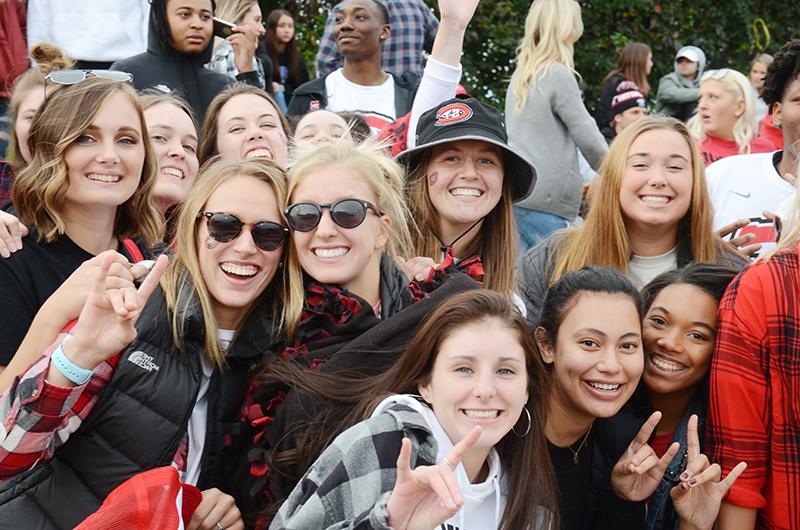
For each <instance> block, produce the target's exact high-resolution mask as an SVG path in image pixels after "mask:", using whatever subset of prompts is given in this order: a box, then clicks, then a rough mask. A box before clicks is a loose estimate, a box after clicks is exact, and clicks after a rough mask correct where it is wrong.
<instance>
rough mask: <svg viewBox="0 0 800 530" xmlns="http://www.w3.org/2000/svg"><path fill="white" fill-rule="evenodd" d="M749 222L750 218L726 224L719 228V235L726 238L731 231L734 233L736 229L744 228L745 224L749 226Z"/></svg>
mask: <svg viewBox="0 0 800 530" xmlns="http://www.w3.org/2000/svg"><path fill="white" fill-rule="evenodd" d="M748 224H750V219H737V220H736V221H734V222H732V223H731V224H729V225H725V226H723V227H722V228H720V229H719V230H717V236H718V237H720V238H724V237H725V236H728V235H730V234H731V233H733V232H734V231H735V230H737V229H739V228H742V227H743V226H747V225H748Z"/></svg>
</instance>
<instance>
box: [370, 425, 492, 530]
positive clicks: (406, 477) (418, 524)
mask: <svg viewBox="0 0 800 530" xmlns="http://www.w3.org/2000/svg"><path fill="white" fill-rule="evenodd" d="M480 436H481V428H480V427H478V426H475V428H473V429H472V430H471V431H470V432H469V434H467V435H466V436H465V437H464V439H463V440H461V441H460V442H458V443H457V444H456V445H455V447H453V450H452V451H451V452H450V454H449V455H447V458H446V461H445V462H443V463H441V464H437V465H435V466H418V467H417V468H416V469H413V470H412V469H411V465H410V461H411V440H409V439H408V438H403V445H402V447H401V448H400V456H399V457H398V458H397V480H396V481H395V483H394V489H393V490H392V495H391V496H390V497H389V502H388V503H387V505H386V510H387V511H388V512H389V526H391V527H392V528H394V529H395V530H417V529H419V530H430V529H431V528H438V527H439V525H440V524H442V523H443V522H445V521H446V520H447V519H449V518H450V517H452V516H453V515H454V514H455V513H456V512H458V510H460V509H461V506H462V505H463V504H464V497H463V496H462V494H461V487H460V486H459V485H458V480H457V479H456V476H455V473H453V471H454V470H455V469H456V468H457V467H458V465H459V464H460V463H461V460H462V459H463V458H464V455H465V454H466V452H467V451H469V450H470V449H471V448H472V446H473V445H475V443H476V442H477V441H478V438H480ZM451 466H452V467H451Z"/></svg>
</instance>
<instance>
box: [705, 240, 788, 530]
mask: <svg viewBox="0 0 800 530" xmlns="http://www.w3.org/2000/svg"><path fill="white" fill-rule="evenodd" d="M798 252H800V243H798V244H796V245H795V246H793V247H791V248H790V249H788V250H786V251H784V252H781V253H779V254H777V255H776V256H774V257H773V258H771V259H770V260H769V261H766V262H758V263H755V264H753V265H750V266H749V267H747V268H746V269H745V270H744V271H743V272H742V273H741V274H740V275H739V276H737V277H736V279H734V281H733V282H732V283H731V285H730V286H729V287H728V290H727V291H726V293H725V296H724V297H723V299H722V302H721V303H720V306H719V314H718V315H717V317H718V319H719V326H718V328H717V342H716V352H715V355H714V357H713V360H712V363H711V380H710V396H709V422H708V427H707V429H706V437H707V441H706V449H707V450H708V453H707V454H708V455H709V459H710V460H711V461H712V462H718V463H719V464H720V465H721V466H722V474H723V475H722V476H725V475H727V474H728V473H729V472H730V470H731V469H732V468H733V467H734V466H735V465H736V464H737V463H739V462H740V461H745V462H747V469H746V470H745V471H744V473H743V474H742V476H741V477H739V479H738V480H737V481H736V483H735V484H734V485H733V487H732V488H731V490H730V493H729V495H728V498H727V502H729V503H731V504H734V505H737V506H742V507H746V508H758V509H759V512H758V521H757V525H756V528H758V529H770V530H771V529H776V530H777V529H781V530H787V529H788V530H800V255H798Z"/></svg>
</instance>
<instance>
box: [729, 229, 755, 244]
mask: <svg viewBox="0 0 800 530" xmlns="http://www.w3.org/2000/svg"><path fill="white" fill-rule="evenodd" d="M755 238H756V235H755V234H753V233H752V232H751V233H749V234H742V235H741V236H738V237H734V238H733V239H731V241H730V243H731V245H733V246H734V247H741V246H742V245H746V244H747V243H749V242H751V241H752V240H754V239H755Z"/></svg>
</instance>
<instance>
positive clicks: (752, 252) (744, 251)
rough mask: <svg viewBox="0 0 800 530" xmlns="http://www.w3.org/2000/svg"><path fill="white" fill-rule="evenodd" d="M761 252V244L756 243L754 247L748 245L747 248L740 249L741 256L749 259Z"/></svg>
mask: <svg viewBox="0 0 800 530" xmlns="http://www.w3.org/2000/svg"><path fill="white" fill-rule="evenodd" d="M760 250H761V243H756V244H755V245H750V246H749V247H744V248H743V249H741V252H742V254H746V255H748V256H750V257H753V256H755V255H756V254H758V252H759V251H760Z"/></svg>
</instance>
